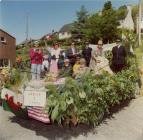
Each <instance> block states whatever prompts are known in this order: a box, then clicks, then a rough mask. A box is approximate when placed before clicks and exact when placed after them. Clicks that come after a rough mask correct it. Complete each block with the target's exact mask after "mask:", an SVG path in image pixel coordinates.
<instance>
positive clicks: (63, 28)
mask: <svg viewBox="0 0 143 140" xmlns="http://www.w3.org/2000/svg"><path fill="white" fill-rule="evenodd" d="M71 27H72V23H70V24H65V25H64V26H63V27H62V28H61V29H60V31H59V33H64V32H70V30H71Z"/></svg>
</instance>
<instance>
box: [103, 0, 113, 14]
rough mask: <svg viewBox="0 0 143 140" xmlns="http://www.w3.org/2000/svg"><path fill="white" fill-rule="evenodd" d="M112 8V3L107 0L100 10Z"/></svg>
mask: <svg viewBox="0 0 143 140" xmlns="http://www.w3.org/2000/svg"><path fill="white" fill-rule="evenodd" d="M110 9H112V3H111V1H107V2H106V3H105V4H104V8H103V10H102V12H104V11H106V10H110Z"/></svg>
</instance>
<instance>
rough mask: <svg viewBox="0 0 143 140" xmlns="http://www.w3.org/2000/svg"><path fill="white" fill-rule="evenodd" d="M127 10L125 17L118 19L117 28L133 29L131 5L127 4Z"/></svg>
mask: <svg viewBox="0 0 143 140" xmlns="http://www.w3.org/2000/svg"><path fill="white" fill-rule="evenodd" d="M127 10H128V13H127V15H126V17H125V19H124V20H122V21H120V26H119V28H125V29H129V30H134V21H133V18H132V7H131V6H129V5H128V6H127Z"/></svg>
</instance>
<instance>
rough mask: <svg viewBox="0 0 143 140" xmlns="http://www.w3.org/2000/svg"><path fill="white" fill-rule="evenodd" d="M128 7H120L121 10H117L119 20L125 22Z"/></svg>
mask: <svg viewBox="0 0 143 140" xmlns="http://www.w3.org/2000/svg"><path fill="white" fill-rule="evenodd" d="M127 12H128V11H127V6H126V5H123V6H121V7H119V9H118V10H117V12H116V14H117V17H118V20H124V19H125V17H126V15H127Z"/></svg>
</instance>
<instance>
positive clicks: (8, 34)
mask: <svg viewBox="0 0 143 140" xmlns="http://www.w3.org/2000/svg"><path fill="white" fill-rule="evenodd" d="M0 31H2V32H4V33H6V34H8V35H9V36H11V37H12V38H14V39H16V38H15V37H14V36H12V35H10V34H9V33H8V32H6V31H4V30H2V29H1V28H0Z"/></svg>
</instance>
